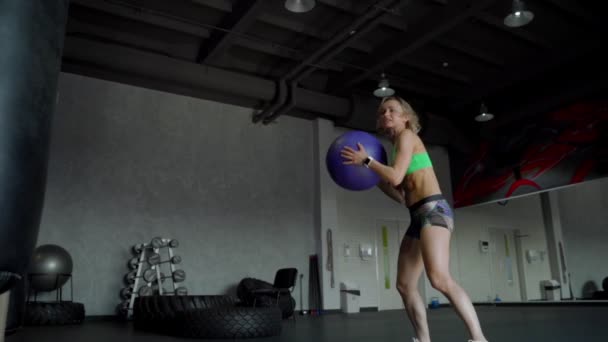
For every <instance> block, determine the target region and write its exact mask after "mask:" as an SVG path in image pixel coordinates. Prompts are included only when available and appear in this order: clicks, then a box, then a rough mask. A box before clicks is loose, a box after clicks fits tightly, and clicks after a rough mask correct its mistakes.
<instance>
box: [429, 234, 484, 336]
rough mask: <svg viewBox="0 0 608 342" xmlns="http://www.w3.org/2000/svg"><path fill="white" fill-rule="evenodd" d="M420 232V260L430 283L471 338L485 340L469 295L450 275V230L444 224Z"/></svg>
mask: <svg viewBox="0 0 608 342" xmlns="http://www.w3.org/2000/svg"><path fill="white" fill-rule="evenodd" d="M420 235H421V237H420V247H421V250H422V259H423V261H424V267H425V269H426V273H427V276H428V277H429V280H430V281H431V285H432V286H433V287H434V288H435V289H437V290H438V291H439V292H441V293H443V295H445V296H446V297H447V298H448V299H449V300H450V302H451V303H452V305H453V306H454V308H455V310H456V312H457V313H458V315H459V316H460V318H461V319H462V320H463V321H464V323H465V324H466V326H467V329H468V330H469V334H470V335H471V338H472V339H473V340H475V341H486V338H485V337H484V335H483V332H482V331H481V325H480V324H479V319H478V318H477V313H476V312H475V308H474V307H473V304H472V303H471V300H470V299H469V296H468V295H467V293H466V292H465V291H464V290H463V289H462V287H460V285H458V284H457V283H456V281H454V279H452V276H451V275H450V235H451V232H450V231H449V230H448V229H446V228H443V227H438V226H427V227H425V228H423V229H422V231H421V234H420Z"/></svg>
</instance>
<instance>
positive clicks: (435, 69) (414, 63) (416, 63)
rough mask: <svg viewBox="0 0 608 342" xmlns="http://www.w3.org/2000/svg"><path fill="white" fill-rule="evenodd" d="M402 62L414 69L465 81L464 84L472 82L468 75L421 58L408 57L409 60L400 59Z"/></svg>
mask: <svg viewBox="0 0 608 342" xmlns="http://www.w3.org/2000/svg"><path fill="white" fill-rule="evenodd" d="M400 64H403V65H405V66H409V67H412V68H414V69H418V70H422V71H424V72H427V73H429V74H432V75H435V76H439V77H441V78H443V79H446V80H450V81H452V82H458V83H464V84H470V83H471V79H470V78H469V76H467V75H463V74H461V73H459V72H455V71H452V70H448V69H446V68H443V67H441V66H431V65H429V64H428V63H425V62H423V61H420V60H413V59H407V60H403V61H400Z"/></svg>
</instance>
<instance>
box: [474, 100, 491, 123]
mask: <svg viewBox="0 0 608 342" xmlns="http://www.w3.org/2000/svg"><path fill="white" fill-rule="evenodd" d="M492 119H494V114H491V113H488V107H486V105H485V104H484V103H482V104H481V107H480V108H479V115H477V116H476V117H475V121H477V122H486V121H490V120H492Z"/></svg>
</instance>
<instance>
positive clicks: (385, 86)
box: [374, 73, 395, 97]
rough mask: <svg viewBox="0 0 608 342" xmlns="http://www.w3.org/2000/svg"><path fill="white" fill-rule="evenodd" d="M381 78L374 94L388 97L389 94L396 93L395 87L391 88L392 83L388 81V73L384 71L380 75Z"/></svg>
mask: <svg viewBox="0 0 608 342" xmlns="http://www.w3.org/2000/svg"><path fill="white" fill-rule="evenodd" d="M380 77H381V79H380V82H379V83H378V89H376V90H374V96H377V97H387V96H392V95H394V94H395V90H394V89H393V88H391V85H390V84H389V83H388V79H387V78H386V75H385V74H384V73H382V75H380Z"/></svg>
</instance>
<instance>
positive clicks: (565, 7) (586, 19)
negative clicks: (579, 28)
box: [544, 0, 606, 31]
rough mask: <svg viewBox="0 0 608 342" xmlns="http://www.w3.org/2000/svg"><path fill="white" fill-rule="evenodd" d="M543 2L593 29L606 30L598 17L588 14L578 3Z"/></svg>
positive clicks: (568, 0) (564, 0) (549, 0)
mask: <svg viewBox="0 0 608 342" xmlns="http://www.w3.org/2000/svg"><path fill="white" fill-rule="evenodd" d="M544 1H545V2H548V3H550V4H551V5H553V6H554V7H557V8H559V9H560V10H562V11H563V12H565V13H566V14H570V15H573V16H575V17H578V18H579V19H580V20H581V22H582V23H583V24H587V25H590V26H593V27H595V28H596V29H599V30H602V31H604V30H606V24H605V22H603V21H601V20H599V17H600V16H598V15H594V14H593V13H590V12H589V11H587V10H586V9H584V8H582V7H581V6H580V1H572V0H544Z"/></svg>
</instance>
